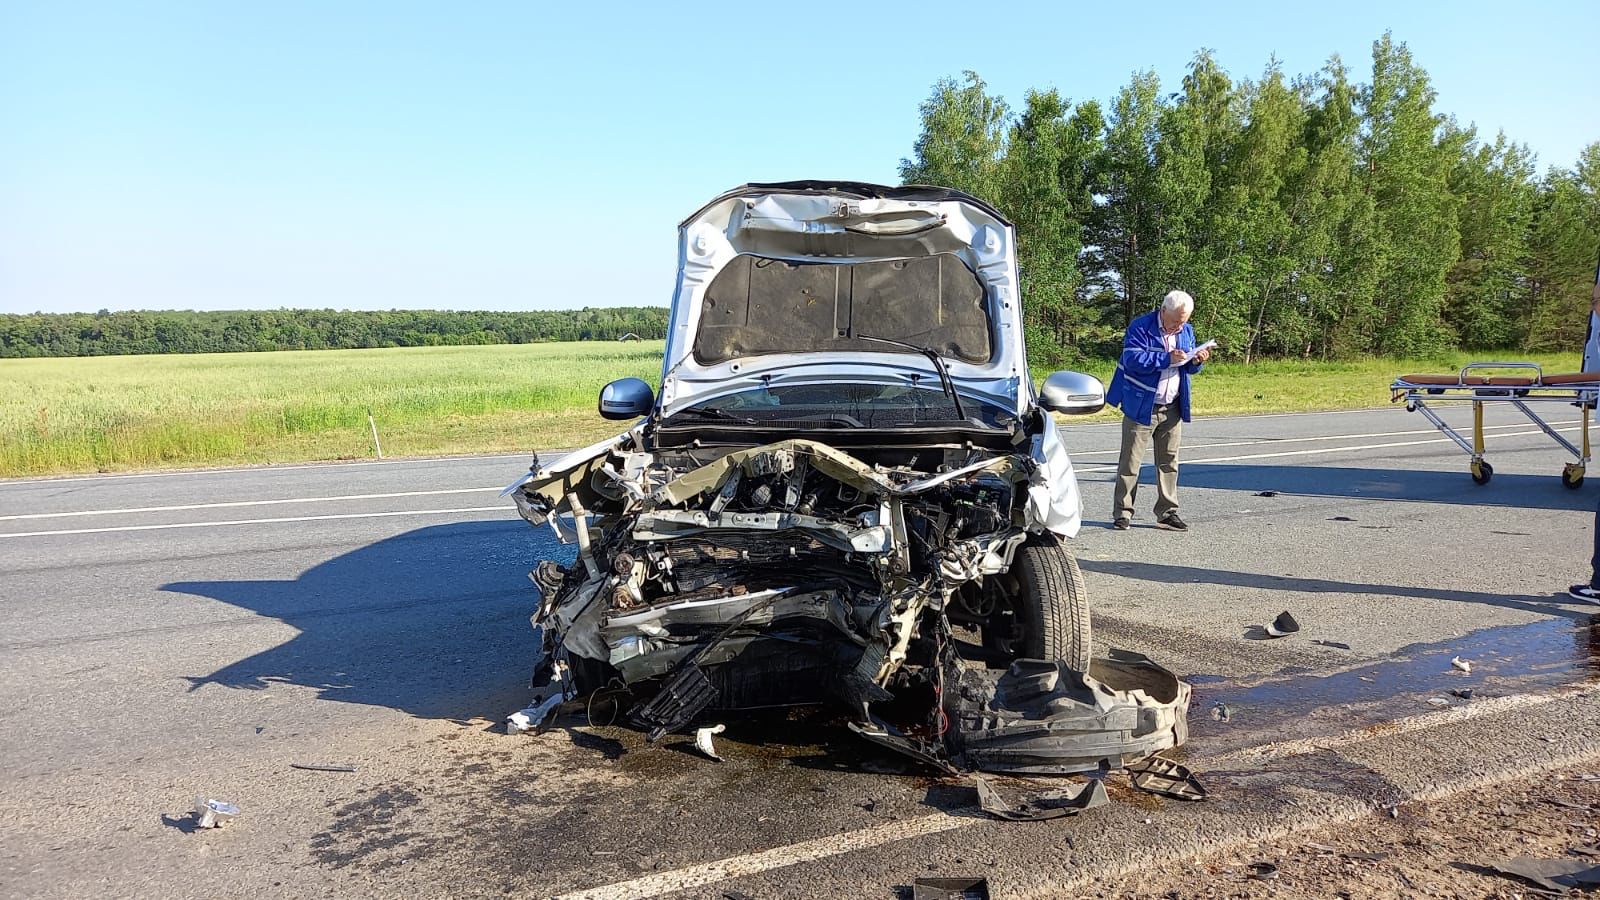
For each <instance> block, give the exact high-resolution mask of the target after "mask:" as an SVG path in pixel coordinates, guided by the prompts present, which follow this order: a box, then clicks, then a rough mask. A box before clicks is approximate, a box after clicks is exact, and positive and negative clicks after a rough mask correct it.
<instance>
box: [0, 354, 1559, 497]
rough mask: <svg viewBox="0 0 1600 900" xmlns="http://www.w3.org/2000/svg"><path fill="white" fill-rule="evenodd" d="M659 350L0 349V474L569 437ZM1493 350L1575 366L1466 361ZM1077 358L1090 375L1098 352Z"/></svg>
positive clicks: (1207, 380)
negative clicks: (371, 422)
mask: <svg viewBox="0 0 1600 900" xmlns="http://www.w3.org/2000/svg"><path fill="white" fill-rule="evenodd" d="M660 355H661V342H659V341H656V342H643V343H628V344H616V343H609V342H607V343H600V342H594V343H561V344H523V345H513V346H478V347H426V348H423V347H417V348H398V349H386V350H321V351H304V352H280V353H222V354H204V355H183V356H121V357H89V358H76V359H27V360H0V385H4V386H5V389H4V390H3V391H0V477H17V476H24V475H48V474H66V473H77V472H95V471H122V470H129V469H145V468H160V467H191V466H210V465H238V464H255V463H281V462H300V461H307V460H332V459H353V458H363V457H370V456H372V455H373V448H372V438H371V435H370V433H369V430H368V426H367V410H368V409H369V408H370V409H371V410H372V413H373V415H374V417H375V418H376V420H377V423H378V429H379V435H380V438H381V440H382V441H383V450H384V454H385V455H386V456H423V455H436V454H455V453H492V452H522V451H527V450H531V449H533V448H536V447H551V446H567V447H570V446H576V445H581V444H584V443H589V442H591V441H594V440H598V439H600V438H601V437H604V436H605V435H608V434H614V433H615V432H616V430H617V428H616V424H615V423H612V422H606V421H604V420H602V419H600V418H599V416H597V415H596V414H595V412H594V402H595V394H596V392H597V391H598V390H599V388H600V386H601V385H602V384H604V383H606V382H607V381H610V380H612V379H614V378H621V377H624V376H627V375H635V376H639V377H641V378H645V379H646V380H649V381H654V380H655V377H656V375H657V374H658V372H659V366H660V362H659V361H660ZM1494 356H1498V357H1500V358H1511V359H1521V360H1529V361H1532V362H1537V363H1540V364H1541V365H1543V366H1544V367H1545V369H1546V371H1551V372H1555V371H1572V370H1574V369H1576V367H1577V365H1578V359H1577V354H1576V353H1568V354H1542V355H1539V354H1536V355H1533V356H1531V357H1530V356H1527V355H1523V354H1516V353H1509V352H1508V353H1501V354H1486V355H1479V356H1477V357H1475V358H1478V359H1484V358H1491V357H1494ZM1472 358H1474V357H1469V356H1467V355H1466V354H1447V355H1444V356H1441V357H1437V358H1434V359H1431V360H1395V359H1362V360H1355V361H1350V362H1337V363H1324V362H1301V361H1293V360H1274V361H1268V362H1264V363H1258V364H1253V365H1249V366H1246V365H1243V364H1241V363H1237V362H1226V361H1216V362H1213V363H1211V364H1210V365H1209V366H1207V368H1206V371H1205V372H1204V373H1203V374H1202V375H1201V376H1200V378H1199V379H1198V380H1197V381H1196V384H1195V403H1196V412H1197V413H1199V414H1201V415H1234V414H1242V413H1268V412H1302V411H1308V410H1328V409H1355V408H1360V407H1366V406H1380V405H1383V404H1385V403H1387V402H1388V391H1387V386H1388V384H1389V382H1390V380H1391V379H1392V378H1393V377H1394V376H1395V375H1397V374H1400V373H1402V372H1410V371H1434V372H1444V371H1450V370H1452V369H1455V368H1459V367H1460V366H1461V365H1463V364H1464V363H1466V362H1468V361H1470V360H1471V359H1472ZM1083 369H1084V370H1085V371H1088V372H1090V373H1092V374H1094V375H1097V376H1099V377H1100V378H1101V379H1102V380H1105V379H1109V378H1110V375H1111V369H1112V363H1111V362H1110V361H1097V362H1091V363H1089V364H1086V365H1085V366H1083ZM1035 374H1036V375H1038V376H1041V377H1042V375H1043V374H1045V373H1043V372H1036V373H1035ZM1101 415H1102V416H1107V417H1109V416H1111V415H1114V413H1109V412H1108V413H1102V414H1101ZM1094 418H1095V419H1099V418H1100V417H1094Z"/></svg>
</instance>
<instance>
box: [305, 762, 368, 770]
mask: <svg viewBox="0 0 1600 900" xmlns="http://www.w3.org/2000/svg"><path fill="white" fill-rule="evenodd" d="M289 768H291V769H305V770H306V771H307V772H354V771H355V770H356V767H355V766H352V765H350V764H348V763H297V762H292V763H289Z"/></svg>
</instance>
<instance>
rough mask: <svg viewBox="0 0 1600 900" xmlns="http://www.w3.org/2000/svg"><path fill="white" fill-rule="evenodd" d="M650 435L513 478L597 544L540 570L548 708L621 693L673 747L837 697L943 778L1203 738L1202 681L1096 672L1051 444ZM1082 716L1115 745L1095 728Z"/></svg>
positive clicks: (1140, 664)
mask: <svg viewBox="0 0 1600 900" xmlns="http://www.w3.org/2000/svg"><path fill="white" fill-rule="evenodd" d="M639 445H640V435H639V434H638V433H637V431H635V432H629V433H628V434H625V435H624V436H622V437H621V438H619V439H618V440H617V441H615V442H610V443H607V444H605V445H600V446H597V447H593V448H589V449H587V450H584V451H578V452H577V453H574V454H571V455H570V456H568V457H566V458H564V459H563V460H561V461H560V462H558V463H556V464H554V465H552V466H549V467H546V468H543V469H538V467H537V465H536V470H537V471H534V472H531V473H530V476H529V478H528V480H526V481H525V482H523V483H521V484H519V485H517V486H516V487H515V488H514V490H513V492H512V493H513V495H514V497H515V498H516V502H517V506H518V509H519V511H520V512H521V514H522V515H523V517H524V518H526V519H527V520H528V521H530V522H532V523H534V524H536V525H548V526H549V527H551V528H552V529H554V530H555V532H556V534H557V535H558V537H559V538H560V539H561V540H563V541H564V542H567V543H572V544H576V546H577V559H576V561H575V562H574V563H573V564H572V565H571V566H561V565H559V564H557V563H555V562H548V561H547V562H545V563H542V564H541V565H540V566H539V568H538V569H537V570H536V571H535V572H534V573H533V579H534V582H535V583H536V585H537V586H538V588H539V590H540V592H541V594H542V602H541V605H540V608H539V611H538V613H537V614H536V615H535V616H534V623H535V626H536V628H537V630H538V633H539V635H540V640H541V641H542V645H543V646H542V648H541V649H542V651H543V656H542V660H543V666H544V668H545V672H544V673H543V677H544V678H546V679H547V680H546V683H545V686H544V687H543V688H542V689H540V693H539V696H538V698H537V699H536V702H535V703H534V704H532V705H531V707H530V709H532V710H537V712H536V713H535V714H534V717H535V718H541V719H542V718H544V717H546V716H548V715H550V714H553V713H554V712H555V711H556V710H557V708H558V707H559V706H560V705H561V704H562V703H564V702H566V701H570V700H573V699H576V698H579V697H582V696H585V695H588V694H590V693H592V692H594V691H597V690H601V691H607V692H611V693H614V694H616V695H618V696H619V697H623V698H625V702H624V703H623V706H624V707H625V709H626V714H627V716H628V719H629V720H630V722H631V723H632V724H633V725H635V726H637V727H640V728H642V729H645V730H647V731H649V732H650V734H651V737H652V739H654V738H657V737H659V736H661V735H662V734H665V733H668V732H673V731H678V730H681V729H683V728H685V727H687V726H688V725H689V724H690V723H691V722H692V721H694V720H695V718H696V717H697V716H700V715H701V714H702V713H703V712H705V711H707V710H713V709H715V710H749V709H758V708H763V707H774V706H791V705H803V704H831V705H835V706H837V707H838V708H840V709H841V710H842V711H844V712H845V713H846V714H847V715H848V716H849V718H850V723H851V728H852V730H854V731H856V732H857V733H859V734H861V735H862V736H863V737H866V738H868V739H869V740H873V741H875V742H877V743H879V744H882V745H884V746H887V747H889V748H891V749H893V750H896V751H898V752H901V753H905V754H907V755H910V756H912V757H915V758H917V759H919V760H921V761H922V762H924V763H926V764H928V765H931V766H934V767H937V768H949V767H951V766H953V765H958V764H959V765H967V766H980V765H981V766H983V767H986V768H993V769H999V770H1015V771H1041V772H1042V771H1083V770H1086V769H1093V768H1099V767H1102V766H1110V767H1118V766H1121V765H1122V764H1123V761H1124V759H1125V758H1126V757H1128V756H1129V755H1130V752H1131V755H1132V756H1133V757H1134V758H1141V757H1142V756H1144V755H1148V754H1149V753H1152V752H1155V751H1157V750H1160V749H1164V748H1165V747H1167V746H1171V745H1173V744H1175V743H1178V742H1180V741H1181V740H1182V739H1183V733H1182V731H1183V724H1182V723H1183V709H1184V708H1186V706H1187V702H1188V688H1187V686H1186V685H1183V684H1182V683H1181V682H1179V681H1178V680H1177V679H1176V678H1174V677H1172V676H1171V675H1170V673H1165V670H1162V669H1160V668H1159V667H1156V666H1155V665H1154V664H1152V663H1149V662H1148V661H1134V662H1129V661H1128V660H1126V659H1124V660H1122V661H1120V662H1112V661H1106V660H1102V661H1099V665H1098V668H1096V666H1093V665H1091V662H1090V658H1089V652H1088V651H1089V647H1088V631H1087V616H1088V612H1087V608H1086V604H1085V602H1084V598H1083V588H1082V582H1081V576H1079V574H1078V571H1077V567H1076V564H1075V562H1073V561H1072V559H1071V556H1070V554H1068V553H1067V552H1066V550H1065V548H1064V547H1063V546H1062V545H1061V542H1060V539H1059V537H1057V535H1056V534H1054V533H1052V532H1051V531H1050V530H1049V528H1048V527H1047V523H1048V522H1050V521H1051V515H1050V511H1049V508H1048V506H1049V492H1048V491H1037V490H1035V491H1030V488H1034V487H1038V486H1039V485H1040V483H1041V482H1042V481H1043V480H1044V479H1043V475H1042V471H1041V469H1042V466H1043V464H1044V460H1043V459H1042V458H1041V459H1039V460H1035V459H1034V458H1032V457H1031V456H1030V455H1027V454H1022V453H1004V452H992V451H985V450H981V449H977V448H974V447H972V446H971V445H960V444H954V445H945V446H939V445H923V446H918V447H915V448H878V449H869V450H862V449H856V450H853V451H852V452H845V451H843V450H839V449H836V448H834V447H832V446H829V445H828V444H824V443H820V442H818V441H814V440H806V439H791V440H783V441H779V442H776V443H772V444H767V445H764V446H759V447H753V448H743V449H730V448H727V447H719V448H699V447H693V446H690V447H682V448H673V449H667V448H657V449H655V450H653V451H647V450H642V449H637V448H638V447H639ZM1073 524H1074V525H1075V524H1076V523H1075V522H1074V523H1073ZM1041 594H1043V600H1042V602H1041V597H1040V595H1041ZM1041 620H1049V621H1041ZM959 628H967V629H975V630H976V631H977V632H978V633H979V634H981V636H982V644H983V647H984V649H985V651H986V652H987V653H988V654H989V655H990V656H991V659H993V658H998V659H1000V660H1001V661H1006V660H1012V659H1019V658H1020V659H1022V660H1024V662H1019V663H1016V664H1014V665H1013V666H1012V668H1011V669H1010V670H1008V671H1006V672H1005V674H1003V675H998V677H997V673H995V672H993V671H985V670H982V669H973V668H972V667H971V666H970V665H967V664H964V663H963V661H962V659H961V658H960V656H959V654H958V653H957V647H956V629H959ZM1041 660H1042V661H1041ZM1041 667H1042V668H1041ZM1097 675H1098V676H1099V677H1098V678H1097V677H1096V676H1097ZM1100 679H1105V681H1104V682H1102V681H1101V680H1100ZM1125 686H1127V687H1134V690H1131V691H1130V690H1124V689H1123V688H1124V687H1125ZM1119 716H1121V718H1122V720H1123V721H1117V722H1113V721H1112V720H1115V719H1118V717H1119ZM1074 719H1075V720H1078V721H1079V722H1080V726H1081V722H1082V721H1085V720H1094V721H1095V722H1097V723H1098V724H1096V725H1095V726H1093V727H1092V728H1091V729H1090V730H1091V731H1094V732H1095V734H1096V735H1097V737H1096V738H1095V739H1093V740H1089V741H1087V742H1085V741H1084V740H1081V739H1079V740H1074V739H1073V738H1072V737H1071V733H1072V730H1073V729H1072V728H1071V727H1070V726H1068V725H1067V724H1066V723H1067V722H1068V720H1074ZM1108 730H1109V732H1111V733H1115V734H1117V735H1120V736H1119V737H1115V738H1113V739H1111V740H1107V739H1106V733H1107V732H1108ZM1025 733H1026V734H1030V735H1031V736H1032V738H1031V742H1030V740H1028V739H1023V741H1022V745H1019V746H1014V745H1016V744H1017V741H1018V739H1019V738H1022V736H1023V735H1024V734H1025ZM1135 736H1137V739H1135ZM1130 742H1131V744H1130ZM1130 745H1133V746H1136V747H1137V748H1138V749H1137V750H1135V751H1129V750H1128V747H1129V746H1130ZM1086 748H1088V749H1086ZM1095 748H1099V749H1095ZM963 755H964V756H963ZM1018 760H1025V761H1024V762H1018Z"/></svg>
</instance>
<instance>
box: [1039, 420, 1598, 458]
mask: <svg viewBox="0 0 1600 900" xmlns="http://www.w3.org/2000/svg"><path fill="white" fill-rule="evenodd" d="M1581 421H1582V420H1580V419H1573V420H1572V421H1570V422H1551V423H1550V427H1551V428H1561V427H1562V426H1565V425H1577V424H1580V423H1581ZM1527 427H1528V423H1527V422H1513V423H1511V424H1510V425H1485V426H1483V430H1484V431H1504V430H1505V429H1507V428H1527ZM1434 433H1435V429H1432V428H1418V429H1416V430H1414V431H1376V432H1373V433H1372V434H1323V435H1316V436H1314V437H1284V438H1257V439H1256V440H1253V441H1227V442H1222V443H1214V444H1194V445H1192V446H1191V445H1185V446H1184V448H1183V449H1184V450H1210V449H1213V448H1216V447H1250V446H1254V445H1256V444H1304V443H1308V442H1310V441H1344V440H1351V439H1353V438H1380V437H1405V436H1406V435H1410V434H1434ZM1069 449H1070V448H1069ZM1121 452H1122V448H1121V447H1117V448H1114V449H1110V450H1072V451H1071V453H1072V455H1073V456H1096V455H1100V454H1105V453H1121Z"/></svg>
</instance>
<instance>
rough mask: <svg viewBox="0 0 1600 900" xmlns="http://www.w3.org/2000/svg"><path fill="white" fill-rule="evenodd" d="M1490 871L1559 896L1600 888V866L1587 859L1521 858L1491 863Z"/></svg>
mask: <svg viewBox="0 0 1600 900" xmlns="http://www.w3.org/2000/svg"><path fill="white" fill-rule="evenodd" d="M1489 868H1491V869H1493V870H1495V871H1496V872H1499V873H1500V874H1501V875H1507V876H1510V877H1513V878H1521V879H1522V880H1523V881H1526V882H1528V883H1529V884H1535V885H1538V886H1539V887H1541V888H1544V889H1545V890H1547V891H1555V892H1556V893H1558V894H1564V893H1566V892H1567V889H1568V888H1592V887H1600V865H1595V864H1594V863H1592V862H1590V861H1588V860H1584V859H1535V858H1533V857H1531V856H1519V857H1517V858H1516V859H1513V860H1508V861H1506V862H1491V863H1489Z"/></svg>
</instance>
